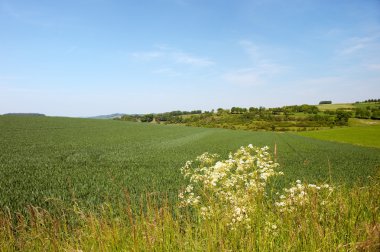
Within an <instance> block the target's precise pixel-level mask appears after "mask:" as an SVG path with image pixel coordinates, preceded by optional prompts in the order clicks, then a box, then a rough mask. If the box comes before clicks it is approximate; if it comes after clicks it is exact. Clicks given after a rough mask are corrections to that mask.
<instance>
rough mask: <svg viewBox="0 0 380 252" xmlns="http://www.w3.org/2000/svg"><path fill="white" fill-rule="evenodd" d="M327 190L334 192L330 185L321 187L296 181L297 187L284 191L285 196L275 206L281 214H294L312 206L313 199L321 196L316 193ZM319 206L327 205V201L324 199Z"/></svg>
mask: <svg viewBox="0 0 380 252" xmlns="http://www.w3.org/2000/svg"><path fill="white" fill-rule="evenodd" d="M326 189H327V191H329V192H332V190H333V189H332V187H331V186H329V185H328V184H324V185H321V186H318V185H315V184H308V185H304V184H302V183H301V180H296V185H295V186H292V187H290V188H286V189H284V194H282V195H281V196H280V197H279V198H280V200H279V201H277V202H275V206H276V207H278V208H279V210H280V212H293V211H295V210H296V209H297V208H299V207H301V206H304V205H307V204H310V203H311V197H315V196H320V195H321V194H319V193H318V194H316V193H317V192H318V191H322V190H326ZM329 195H330V194H329ZM329 195H328V196H329ZM328 196H327V197H328ZM314 203H315V202H314ZM319 204H320V205H322V206H324V205H326V204H327V201H326V200H325V199H323V200H321V201H320V203H319Z"/></svg>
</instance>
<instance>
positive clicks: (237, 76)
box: [222, 40, 289, 86]
mask: <svg viewBox="0 0 380 252" xmlns="http://www.w3.org/2000/svg"><path fill="white" fill-rule="evenodd" d="M238 45H239V46H240V47H241V48H242V49H243V50H244V52H245V53H246V54H247V55H248V57H249V58H250V60H251V63H250V64H249V66H247V67H244V68H239V69H233V70H231V71H227V72H226V73H224V74H223V75H222V78H223V79H224V80H225V81H227V82H229V83H232V84H236V85H240V86H258V85H265V84H266V83H267V82H268V80H269V79H270V78H272V77H273V76H275V75H277V74H280V73H284V72H286V71H287V70H288V69H289V67H287V66H284V65H281V64H277V63H275V62H274V60H273V59H271V58H270V57H267V56H266V54H267V53H266V52H265V50H263V49H262V48H261V47H260V46H258V45H257V44H255V43H253V42H252V41H249V40H240V41H239V42H238Z"/></svg>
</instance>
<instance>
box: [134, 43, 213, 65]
mask: <svg viewBox="0 0 380 252" xmlns="http://www.w3.org/2000/svg"><path fill="white" fill-rule="evenodd" d="M130 55H131V56H132V57H133V58H135V59H139V60H146V61H154V60H158V59H160V60H164V61H168V62H171V63H172V64H186V65H191V66H195V67H208V66H211V65H214V64H215V62H214V61H212V60H211V59H209V58H207V57H200V56H196V55H193V54H191V53H188V52H185V51H182V50H177V49H174V48H171V47H167V46H157V49H156V50H153V51H142V52H133V53H131V54H130Z"/></svg>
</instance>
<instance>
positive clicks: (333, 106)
mask: <svg viewBox="0 0 380 252" xmlns="http://www.w3.org/2000/svg"><path fill="white" fill-rule="evenodd" d="M317 107H318V109H319V110H321V111H326V110H337V109H354V108H355V106H354V105H353V104H351V103H336V104H320V105H317Z"/></svg>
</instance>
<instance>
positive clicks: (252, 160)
mask: <svg viewBox="0 0 380 252" xmlns="http://www.w3.org/2000/svg"><path fill="white" fill-rule="evenodd" d="M268 149H269V148H268V147H263V148H257V147H253V146H252V145H251V144H250V145H248V146H247V147H241V148H240V149H238V150H237V151H236V153H234V154H230V155H229V159H227V160H223V161H217V159H218V158H219V156H218V155H215V154H209V153H204V154H202V155H201V156H199V157H197V159H196V160H195V161H194V162H193V161H187V162H186V164H185V166H184V167H182V168H181V172H182V174H183V175H184V176H185V178H188V179H189V182H190V183H189V184H188V185H187V187H186V189H185V190H184V191H183V192H181V193H180V194H179V198H180V199H181V206H182V207H184V206H192V207H194V208H195V209H198V210H199V211H200V215H201V216H202V218H203V219H207V218H210V217H215V216H220V215H222V216H224V218H227V221H228V225H230V226H232V228H234V227H236V226H239V225H245V226H247V227H249V223H250V218H249V216H251V215H252V214H253V213H254V209H255V207H254V206H255V202H256V200H257V199H260V198H262V197H264V195H265V188H266V186H267V183H268V181H269V179H270V178H271V177H273V176H277V175H281V174H282V173H281V172H277V171H276V168H277V167H278V164H277V163H275V162H273V161H272V160H271V156H270V154H269V153H268Z"/></svg>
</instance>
